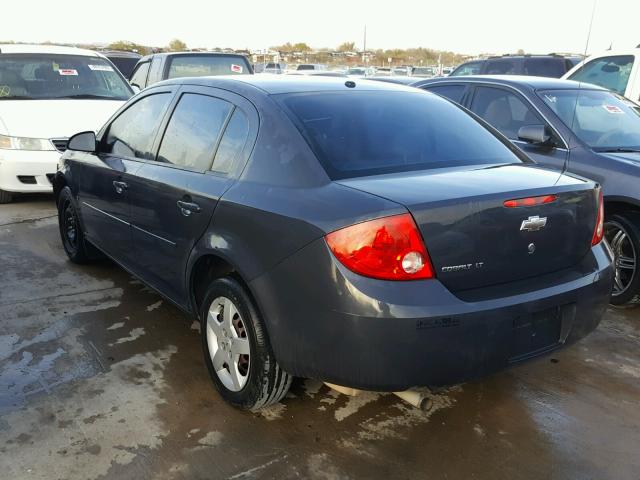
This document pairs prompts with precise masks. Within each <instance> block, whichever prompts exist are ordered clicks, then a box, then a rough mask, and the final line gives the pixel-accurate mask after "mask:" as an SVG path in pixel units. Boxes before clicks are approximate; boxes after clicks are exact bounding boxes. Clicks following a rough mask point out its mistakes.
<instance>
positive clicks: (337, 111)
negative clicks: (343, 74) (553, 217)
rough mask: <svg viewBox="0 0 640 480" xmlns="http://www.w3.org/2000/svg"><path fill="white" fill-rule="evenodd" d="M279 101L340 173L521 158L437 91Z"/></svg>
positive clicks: (333, 94) (288, 97) (296, 96)
mask: <svg viewBox="0 0 640 480" xmlns="http://www.w3.org/2000/svg"><path fill="white" fill-rule="evenodd" d="M279 101H280V102H281V103H282V104H283V105H284V107H285V111H287V113H288V114H289V116H290V117H291V119H292V120H293V122H294V123H295V124H296V126H297V128H298V129H299V130H300V132H301V133H302V134H303V136H304V137H305V138H306V140H307V142H308V143H309V145H310V146H311V148H312V149H313V151H314V152H315V154H316V157H317V158H318V160H319V161H320V162H321V163H322V165H323V166H324V168H325V170H326V171H327V174H328V175H329V176H330V177H331V178H333V179H339V178H350V177H359V176H365V175H375V174H380V173H394V172H405V171H413V170H424V169H431V168H443V167H454V166H462V165H488V164H500V163H520V160H519V159H518V158H517V157H516V156H515V155H514V154H513V153H512V152H511V151H510V150H509V149H508V148H507V147H506V146H505V145H504V144H503V143H502V142H500V141H499V140H498V139H497V138H496V137H494V136H493V135H492V134H491V133H490V132H489V131H488V130H486V129H485V128H484V127H483V126H482V125H480V124H479V123H478V122H476V121H475V120H474V119H473V118H472V117H470V116H469V115H467V114H466V113H465V112H464V111H463V110H461V109H460V108H458V107H456V106H454V105H452V104H451V103H449V102H448V101H446V100H443V99H442V98H439V97H438V96H436V95H429V94H425V93H421V92H415V93H413V92H393V91H383V92H380V91H375V92H372V91H349V92H321V93H306V94H288V95H281V96H280V97H279Z"/></svg>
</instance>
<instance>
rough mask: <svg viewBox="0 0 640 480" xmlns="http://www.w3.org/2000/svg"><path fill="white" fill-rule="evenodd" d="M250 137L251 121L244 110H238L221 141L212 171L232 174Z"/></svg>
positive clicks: (234, 113)
mask: <svg viewBox="0 0 640 480" xmlns="http://www.w3.org/2000/svg"><path fill="white" fill-rule="evenodd" d="M248 135H249V120H248V119H247V116H246V115H245V114H244V112H243V111H242V110H240V109H238V108H236V109H235V111H234V112H233V116H232V117H231V120H229V124H228V125H227V128H226V129H225V131H224V135H223V136H222V140H220V145H219V146H218V151H217V152H216V158H215V159H214V161H213V167H212V168H211V170H213V171H215V172H222V173H228V172H230V171H231V170H232V168H233V166H234V165H235V163H236V161H237V160H238V156H239V155H240V152H242V148H243V147H244V144H245V142H246V141H247V136H248Z"/></svg>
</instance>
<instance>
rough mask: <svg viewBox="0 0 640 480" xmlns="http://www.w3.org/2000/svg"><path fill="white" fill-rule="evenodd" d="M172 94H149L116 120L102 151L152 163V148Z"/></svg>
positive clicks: (108, 131)
mask: <svg viewBox="0 0 640 480" xmlns="http://www.w3.org/2000/svg"><path fill="white" fill-rule="evenodd" d="M171 96H172V95H171V94H170V93H157V94H153V95H148V96H146V97H144V98H142V99H140V100H139V101H137V102H136V103H134V104H133V105H131V106H130V107H129V108H128V109H127V110H125V111H124V112H123V113H122V114H121V115H120V116H118V118H116V119H115V120H114V121H113V122H112V123H111V125H109V129H108V130H107V134H106V137H105V138H104V139H103V142H102V147H101V151H102V152H104V153H110V154H113V155H117V156H121V157H129V158H142V159H146V160H152V159H153V154H152V153H151V148H152V147H153V141H154V139H155V134H156V130H157V128H158V126H159V125H160V121H161V120H162V116H163V114H164V112H165V110H166V108H167V106H168V105H169V101H170V100H171Z"/></svg>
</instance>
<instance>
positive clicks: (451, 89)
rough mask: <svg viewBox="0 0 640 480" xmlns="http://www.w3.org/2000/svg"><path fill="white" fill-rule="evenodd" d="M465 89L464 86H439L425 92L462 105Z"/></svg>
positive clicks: (428, 88)
mask: <svg viewBox="0 0 640 480" xmlns="http://www.w3.org/2000/svg"><path fill="white" fill-rule="evenodd" d="M465 89H466V87H465V86H464V85H438V86H435V87H427V88H425V90H428V91H430V92H433V93H437V94H438V95H441V96H443V97H446V98H448V99H449V100H451V101H452V102H456V103H461V101H462V96H463V95H464V91H465Z"/></svg>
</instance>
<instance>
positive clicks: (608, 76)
mask: <svg viewBox="0 0 640 480" xmlns="http://www.w3.org/2000/svg"><path fill="white" fill-rule="evenodd" d="M633 60H634V57H633V55H619V56H612V57H602V58H596V59H595V60H591V61H590V62H588V63H585V64H584V65H583V66H582V67H580V69H578V70H577V71H576V72H574V73H573V74H572V75H571V76H570V77H569V80H575V81H577V82H586V83H592V84H594V85H599V86H601V87H604V88H608V89H609V90H613V91H614V92H616V93H619V94H620V95H624V93H625V90H626V89H627V83H629V76H630V75H631V69H632V68H633Z"/></svg>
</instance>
